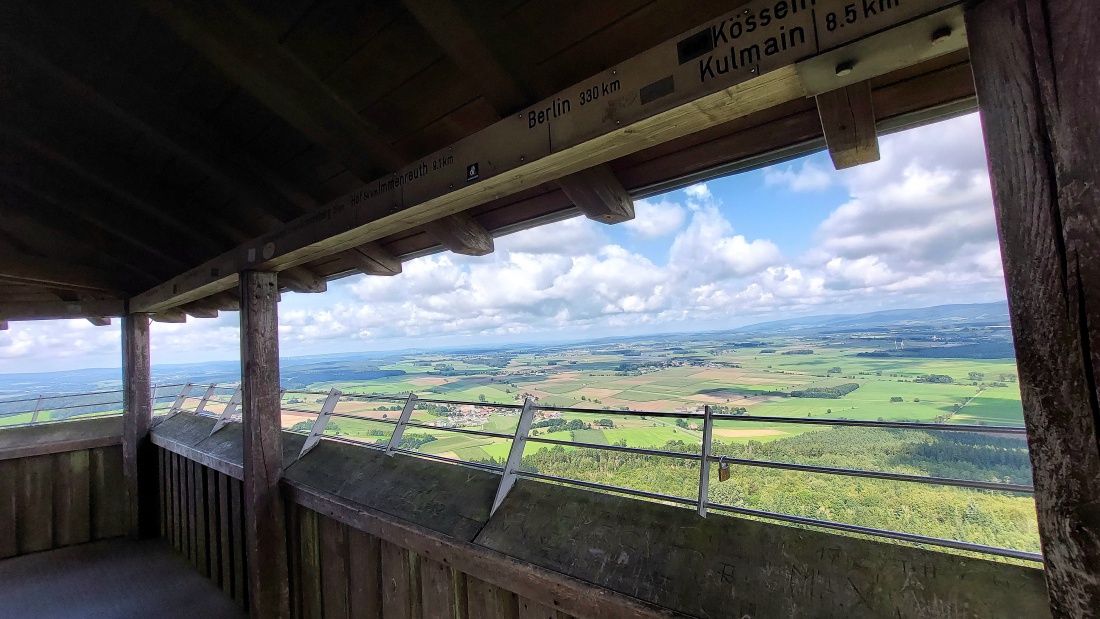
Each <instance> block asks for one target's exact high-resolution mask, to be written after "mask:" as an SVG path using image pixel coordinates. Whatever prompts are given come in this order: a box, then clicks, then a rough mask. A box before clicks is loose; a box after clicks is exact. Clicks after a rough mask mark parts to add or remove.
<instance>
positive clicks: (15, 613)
mask: <svg viewBox="0 0 1100 619" xmlns="http://www.w3.org/2000/svg"><path fill="white" fill-rule="evenodd" d="M246 616H247V615H246V614H244V613H243V612H242V611H241V610H240V608H238V607H237V605H236V604H234V603H233V601H232V600H231V599H229V598H228V597H226V596H225V595H224V594H223V593H222V592H221V591H220V590H219V589H218V588H217V587H215V586H214V585H213V584H211V583H210V582H209V581H208V580H206V579H205V578H203V577H202V576H201V575H199V574H198V573H197V572H196V571H195V570H194V569H192V567H191V566H190V564H188V563H187V561H186V560H184V559H183V558H181V557H179V556H178V555H176V554H175V553H173V552H172V551H171V549H170V548H168V547H167V546H166V545H165V544H164V543H163V542H162V541H161V540H148V541H141V542H134V541H129V540H124V539H113V540H107V541H102V542H94V543H91V544H82V545H79V546H70V547H68V548H62V549H60V550H50V551H47V552H40V553H36V554H31V555H25V556H22V557H16V558H13V559H6V560H4V561H0V618H3V619H7V618H8V617H11V618H13V619H14V618H16V617H18V618H20V619H23V618H26V617H36V618H50V619H53V618H62V617H64V618H70V617H71V618H74V619H75V618H77V617H81V618H83V617H112V618H113V617H158V618H169V617H179V618H180V619H198V618H200V617H201V618H204V619H205V618H213V617H246Z"/></svg>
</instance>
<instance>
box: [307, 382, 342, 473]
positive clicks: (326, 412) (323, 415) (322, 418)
mask: <svg viewBox="0 0 1100 619" xmlns="http://www.w3.org/2000/svg"><path fill="white" fill-rule="evenodd" d="M341 395H342V394H341V393H340V392H339V391H337V390H336V389H332V390H330V391H329V392H328V397H327V398H325V403H324V404H322V405H321V411H320V412H318V413H317V419H316V420H314V422H313V428H312V429H310V431H309V436H307V437H306V442H305V443H304V444H303V445H302V451H301V452H300V453H299V454H298V459H299V460H301V459H302V457H303V456H305V455H306V454H307V453H309V452H310V450H311V449H313V448H314V447H316V446H317V443H319V442H321V435H322V434H324V433H325V426H327V425H328V420H329V418H330V417H332V411H334V410H336V403H337V402H339V401H340V396H341Z"/></svg>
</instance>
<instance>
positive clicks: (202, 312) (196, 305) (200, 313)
mask: <svg viewBox="0 0 1100 619" xmlns="http://www.w3.org/2000/svg"><path fill="white" fill-rule="evenodd" d="M180 309H181V310H183V311H184V312H186V313H187V315H188V316H193V317H195V318H217V317H218V310H217V309H216V308H213V307H210V306H208V305H207V304H205V303H203V299H200V300H198V301H192V302H190V303H184V304H183V305H181V306H180Z"/></svg>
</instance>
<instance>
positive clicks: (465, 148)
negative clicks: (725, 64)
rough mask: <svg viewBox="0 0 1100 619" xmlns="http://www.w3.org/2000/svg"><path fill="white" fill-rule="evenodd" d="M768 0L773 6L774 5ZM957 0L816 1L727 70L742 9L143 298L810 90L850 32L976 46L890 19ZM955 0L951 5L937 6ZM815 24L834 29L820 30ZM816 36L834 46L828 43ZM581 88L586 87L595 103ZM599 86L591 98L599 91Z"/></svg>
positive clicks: (899, 55) (868, 57)
mask: <svg viewBox="0 0 1100 619" xmlns="http://www.w3.org/2000/svg"><path fill="white" fill-rule="evenodd" d="M757 1H758V2H761V7H762V6H763V5H764V4H766V3H764V2H762V0H757ZM954 4H956V3H954V2H953V1H952V0H913V1H912V2H907V3H905V4H903V5H899V6H896V7H894V9H892V10H894V12H892V13H888V14H887V13H882V14H879V15H878V17H876V18H875V19H870V20H865V21H862V22H859V23H858V24H857V27H853V28H845V29H835V31H826V28H825V25H824V23H823V22H822V20H824V19H825V16H826V15H827V14H830V12H832V13H833V14H835V12H836V11H839V12H840V13H843V9H844V0H818V2H817V4H816V8H815V11H813V12H809V11H805V10H802V11H798V12H796V13H791V14H790V19H785V20H773V21H772V22H771V24H772V25H770V26H769V27H767V28H758V29H757V30H756V31H754V32H753V33H749V34H747V35H746V36H745V37H742V39H740V40H739V41H740V42H739V45H740V46H741V47H742V48H743V47H745V46H750V45H756V46H758V47H759V48H761V49H763V48H764V47H765V46H766V40H767V39H768V38H771V37H778V36H780V31H779V28H783V29H784V30H783V32H786V33H787V35H786V36H788V37H789V36H791V35H790V33H791V32H794V31H795V29H796V28H797V29H799V32H801V33H802V34H805V33H807V32H809V33H811V34H810V35H808V36H807V37H806V38H805V40H804V41H803V40H802V39H801V38H799V39H798V40H799V44H797V45H792V46H788V48H787V49H785V50H781V51H779V52H778V53H776V54H773V55H770V56H766V57H763V58H761V59H760V62H759V63H755V64H752V65H751V66H748V65H746V66H741V67H738V68H737V69H736V70H734V69H730V70H728V71H727V72H725V73H722V72H719V71H715V70H714V66H715V65H714V63H715V62H719V63H720V62H721V60H722V57H721V54H722V53H723V52H722V50H721V49H718V48H714V47H709V48H708V45H712V44H713V40H712V39H711V38H710V37H712V33H713V32H714V31H715V29H718V28H721V29H723V31H725V29H726V28H727V27H728V23H727V20H737V19H740V16H741V15H743V9H738V10H737V11H735V12H731V13H729V14H727V15H725V16H723V17H721V18H718V19H715V20H712V21H709V22H707V23H705V24H701V25H700V26H699V27H698V28H696V29H693V30H692V31H691V32H687V33H685V34H684V35H682V36H681V37H677V38H675V39H672V40H670V41H666V42H665V43H663V44H661V45H658V46H657V47H654V48H652V49H650V50H648V51H646V52H643V53H642V54H639V55H638V56H635V57H633V58H630V59H627V60H625V61H623V62H622V63H620V64H618V65H616V66H615V67H613V68H609V69H607V70H606V71H604V72H603V73H600V74H598V75H596V76H593V77H592V78H591V79H589V80H585V81H584V82H581V83H580V84H577V85H576V86H574V87H571V88H569V89H567V90H564V91H562V92H561V93H559V94H558V95H557V96H556V97H551V98H549V99H547V100H545V101H543V102H542V103H540V104H538V105H536V106H533V107H531V108H528V109H527V110H526V111H525V112H523V113H521V114H515V115H509V116H508V117H506V118H504V119H502V120H501V121H500V122H498V123H496V124H494V125H492V126H490V127H488V128H486V129H484V130H482V131H480V132H478V133H475V134H473V135H471V136H468V137H466V138H464V139H463V140H460V141H459V142H456V143H455V144H453V145H452V146H450V147H448V148H445V149H441V150H440V151H437V152H436V153H433V154H431V155H429V156H427V157H424V158H423V159H420V160H418V161H414V162H412V163H410V164H409V165H408V166H406V167H404V168H402V169H400V170H398V171H397V173H396V174H394V175H390V176H386V177H383V178H380V179H378V180H377V181H375V182H374V183H370V184H368V185H367V186H366V187H365V188H363V189H360V190H357V191H355V192H353V193H350V194H348V195H346V196H344V197H343V198H340V199H338V200H335V201H334V202H332V203H330V204H328V205H327V206H324V207H322V208H318V209H316V210H315V211H313V212H311V213H309V214H307V215H303V216H302V217H300V218H298V219H296V220H295V221H293V222H289V223H287V224H286V225H285V226H284V227H283V228H281V229H279V230H276V231H273V232H271V233H269V234H267V235H264V236H263V237H261V238H258V239H256V240H254V241H252V242H250V243H248V244H245V245H242V246H241V247H239V248H237V249H236V250H233V251H232V252H227V253H226V254H224V255H223V256H221V257H219V258H217V259H215V260H211V261H209V262H208V263H206V264H204V265H202V266H200V267H197V268H194V269H192V270H190V271H188V272H186V273H184V274H182V275H180V276H178V277H176V278H174V279H173V280H171V281H169V282H166V283H164V284H162V285H160V286H157V287H155V288H153V289H151V290H149V291H147V292H145V293H143V294H141V295H138V296H136V297H135V298H134V299H133V303H134V308H135V309H140V310H143V311H145V310H155V309H159V308H161V307H166V306H168V307H171V306H173V305H178V304H179V303H182V302H186V301H191V300H194V299H197V298H201V297H203V296H206V295H208V294H211V293H213V292H218V291H220V290H226V289H228V288H229V287H230V286H231V285H232V284H233V282H234V281H235V280H234V279H233V278H234V275H233V274H235V273H238V272H240V271H241V270H243V269H265V270H283V269H285V268H287V267H290V266H295V265H299V264H304V263H306V262H310V261H314V260H318V259H320V258H323V257H325V256H329V255H332V254H334V253H337V252H340V251H344V250H346V249H350V248H352V247H355V246H358V245H361V244H363V243H365V242H369V241H376V240H378V239H380V238H382V237H385V236H387V235H389V234H392V233H395V232H400V231H405V230H408V229H410V228H413V227H416V226H422V225H424V224H426V223H428V222H430V221H434V220H437V219H440V218H441V217H445V216H448V215H453V214H455V213H458V212H461V211H465V210H467V209H469V208H471V207H473V206H477V205H480V204H484V203H486V202H489V201H491V200H494V199H498V198H500V197H502V196H507V195H511V194H514V193H518V192H520V191H523V190H525V189H529V188H530V187H532V186H535V185H539V184H542V183H546V182H550V181H555V180H557V179H559V178H561V177H563V176H567V175H569V174H572V173H574V172H578V171H580V170H583V169H585V168H589V167H592V166H595V165H599V164H602V163H606V162H608V161H611V160H613V159H616V158H618V157H622V156H625V155H628V154H630V153H633V152H637V151H639V150H642V149H645V148H648V147H652V146H654V145H657V144H662V143H665V142H668V141H671V140H673V139H676V138H680V137H683V136H687V135H691V134H693V133H696V132H698V131H701V130H703V129H706V128H709V127H712V126H714V125H716V124H718V123H723V122H727V121H731V120H734V119H737V118H741V117H744V116H747V115H749V114H751V113H753V112H757V111H760V110H763V109H767V108H770V107H773V106H775V105H779V104H781V103H785V102H789V101H792V100H796V99H799V98H803V97H805V96H806V89H805V86H804V80H805V79H809V77H812V73H813V72H814V71H820V70H821V68H820V67H817V68H812V70H808V72H807V73H806V75H803V72H802V71H800V70H799V67H800V66H802V65H804V64H806V63H809V62H811V61H812V60H813V59H814V58H815V57H816V56H817V55H821V56H822V57H826V58H827V59H828V57H829V56H828V55H829V54H835V53H843V52H845V51H846V48H845V47H844V45H845V44H846V43H849V42H852V41H854V40H856V39H859V41H858V44H859V45H861V46H865V47H866V49H864V51H863V52H861V54H862V55H861V64H860V67H859V68H857V72H858V74H859V77H860V79H870V78H872V77H875V76H876V75H880V74H885V73H888V72H890V71H893V70H896V69H898V68H901V67H902V66H904V63H905V62H910V61H911V62H912V63H917V62H920V61H923V60H925V59H927V58H931V57H935V56H936V55H942V54H947V53H951V52H953V51H956V50H958V49H960V48H962V47H963V46H964V45H965V41H964V40H963V39H964V38H963V37H951V38H950V39H949V40H948V41H947V42H946V43H941V44H939V45H933V43H932V41H931V40H910V39H906V40H905V41H904V42H901V43H899V42H894V41H893V39H892V35H893V34H894V32H893V31H892V29H893V28H894V27H895V26H897V25H898V24H900V23H903V22H904V26H902V27H904V28H906V29H908V30H909V31H913V30H914V29H924V28H929V27H935V25H936V24H937V23H940V22H941V21H943V20H946V19H947V18H948V17H949V16H950V17H958V16H959V9H958V8H957V7H954V6H953V5H954ZM754 6H755V5H754ZM948 6H951V7H952V8H948V9H947V10H944V11H940V12H936V10H937V9H941V8H943V7H948ZM758 8H759V7H758ZM925 14H927V16H925V17H920V16H921V15H925ZM815 20H816V21H815ZM906 20H909V21H906ZM815 27H818V30H817V31H819V32H824V33H826V34H823V35H821V37H820V38H815V37H813V35H812V33H813V32H815V30H814V28H815ZM708 41H710V43H708ZM817 45H821V48H820V50H825V49H829V50H830V51H828V52H827V53H824V52H821V51H820V50H819V48H818V47H817ZM725 49H727V50H728V47H727V48H725ZM883 59H884V60H883ZM898 59H902V60H898ZM727 60H728V58H727ZM878 60H883V61H882V62H879V61H878ZM886 60H889V62H886ZM899 62H900V63H901V65H899ZM819 64H820V63H819ZM864 67H866V68H864ZM876 71H881V73H876ZM807 76H809V77H807ZM605 90H606V92H605ZM597 92H599V93H600V95H599V99H598V100H597V99H596V93H597ZM581 93H583V96H584V97H585V100H586V103H585V105H583V106H582V105H581V104H580V98H579V97H581ZM589 96H591V97H592V98H593V99H592V101H588V100H587V98H588V97H589ZM563 101H569V102H570V105H569V106H565V105H564V103H563ZM565 107H568V108H569V110H568V111H565ZM398 189H399V191H398Z"/></svg>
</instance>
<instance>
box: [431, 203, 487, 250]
mask: <svg viewBox="0 0 1100 619" xmlns="http://www.w3.org/2000/svg"><path fill="white" fill-rule="evenodd" d="M424 229H425V230H426V231H427V232H428V234H430V235H432V236H433V237H435V239H436V240H437V241H439V244H440V245H442V246H443V247H446V248H447V249H449V250H451V251H453V252H454V253H456V254H462V255H465V256H484V255H486V254H491V253H493V235H491V234H489V231H488V230H486V229H485V228H483V227H482V226H481V224H479V223H477V220H476V219H474V218H473V217H472V216H471V215H470V214H469V213H456V214H454V215H451V216H449V217H443V218H441V219H437V220H435V221H429V222H427V223H425V224H424Z"/></svg>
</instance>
